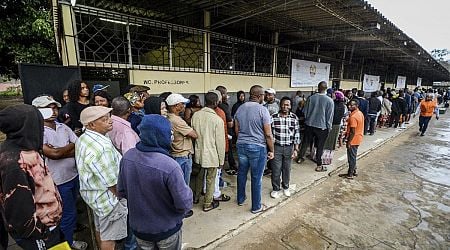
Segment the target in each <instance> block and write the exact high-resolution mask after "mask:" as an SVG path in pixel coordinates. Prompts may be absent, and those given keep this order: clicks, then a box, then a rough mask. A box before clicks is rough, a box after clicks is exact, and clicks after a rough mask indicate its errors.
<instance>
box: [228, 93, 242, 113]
mask: <svg viewBox="0 0 450 250" xmlns="http://www.w3.org/2000/svg"><path fill="white" fill-rule="evenodd" d="M236 98H237V102H236V103H235V104H234V105H233V107H232V108H231V116H232V117H234V115H235V114H236V112H237V110H238V108H239V107H240V106H241V105H242V104H244V103H245V92H244V91H242V90H239V91H238V92H237V94H236Z"/></svg>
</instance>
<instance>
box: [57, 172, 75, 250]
mask: <svg viewBox="0 0 450 250" xmlns="http://www.w3.org/2000/svg"><path fill="white" fill-rule="evenodd" d="M57 187H58V191H59V194H60V195H61V199H62V202H63V212H62V217H61V224H60V227H61V232H62V233H63V234H64V237H65V238H66V240H67V242H68V243H69V245H72V243H73V232H74V230H75V227H76V225H77V196H78V192H79V190H80V181H79V179H78V176H77V177H75V178H74V179H73V180H71V181H69V182H66V183H64V184H61V185H58V186H57Z"/></svg>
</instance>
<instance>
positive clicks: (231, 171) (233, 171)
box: [225, 169, 237, 175]
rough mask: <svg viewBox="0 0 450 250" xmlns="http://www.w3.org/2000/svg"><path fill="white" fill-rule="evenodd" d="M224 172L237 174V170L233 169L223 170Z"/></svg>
mask: <svg viewBox="0 0 450 250" xmlns="http://www.w3.org/2000/svg"><path fill="white" fill-rule="evenodd" d="M225 173H227V174H229V175H237V171H236V170H234V169H228V170H226V171H225Z"/></svg>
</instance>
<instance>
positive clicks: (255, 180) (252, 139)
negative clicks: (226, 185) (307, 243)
mask: <svg viewBox="0 0 450 250" xmlns="http://www.w3.org/2000/svg"><path fill="white" fill-rule="evenodd" d="M263 100H264V90H263V88H262V87H261V86H259V85H254V86H252V87H251V88H250V99H249V101H248V102H246V103H244V104H242V105H241V106H240V107H239V109H238V110H237V112H236V115H235V127H234V129H235V132H236V135H237V138H238V139H237V142H236V146H237V150H238V155H239V170H238V176H237V202H238V205H239V206H242V205H244V201H245V199H246V194H245V185H246V183H247V173H248V170H249V169H251V186H252V188H251V191H252V209H251V211H252V213H260V212H262V211H264V209H265V207H264V206H263V205H262V204H261V182H262V176H263V171H264V166H265V164H266V160H267V159H269V160H271V159H273V157H274V148H273V147H274V146H273V136H272V129H271V127H270V126H271V118H270V115H269V111H268V110H267V109H266V108H265V107H263V106H262V105H261V104H262V102H263Z"/></svg>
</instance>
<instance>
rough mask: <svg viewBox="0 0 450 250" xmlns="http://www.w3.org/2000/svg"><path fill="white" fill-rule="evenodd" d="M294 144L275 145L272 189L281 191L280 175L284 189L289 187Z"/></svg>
mask: <svg viewBox="0 0 450 250" xmlns="http://www.w3.org/2000/svg"><path fill="white" fill-rule="evenodd" d="M291 156H292V145H289V146H279V145H275V157H274V158H273V162H272V189H273V191H280V176H281V178H282V182H281V185H282V187H283V189H288V188H289V180H290V178H291V162H292V159H291Z"/></svg>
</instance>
